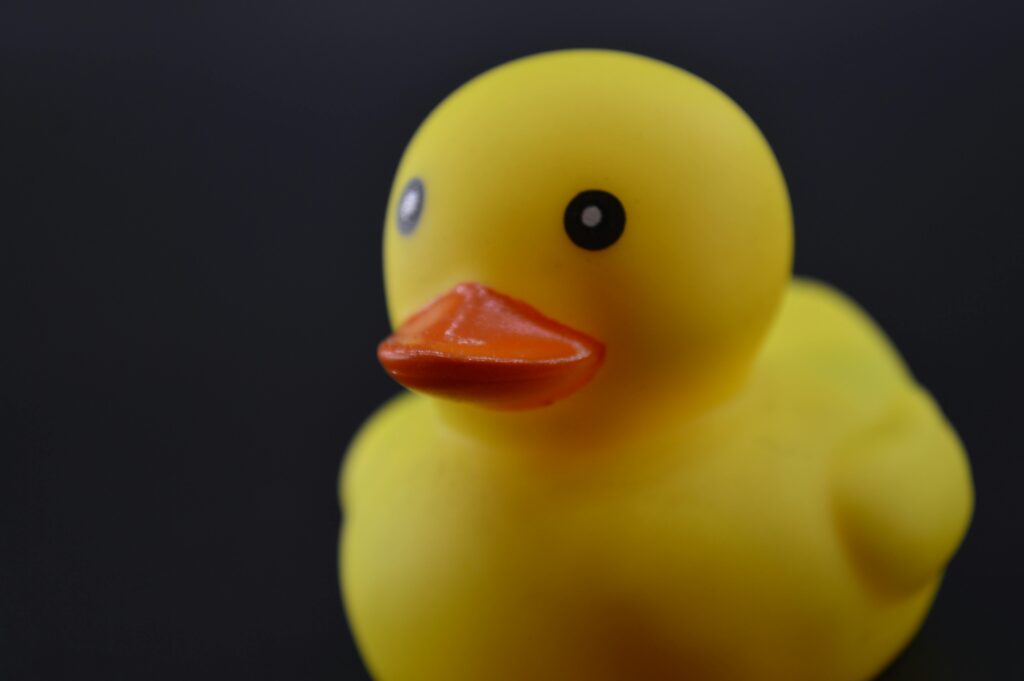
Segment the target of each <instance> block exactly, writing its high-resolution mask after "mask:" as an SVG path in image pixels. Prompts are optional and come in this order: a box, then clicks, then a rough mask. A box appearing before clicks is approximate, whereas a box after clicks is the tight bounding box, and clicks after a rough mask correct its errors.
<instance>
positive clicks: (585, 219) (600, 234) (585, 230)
mask: <svg viewBox="0 0 1024 681" xmlns="http://www.w3.org/2000/svg"><path fill="white" fill-rule="evenodd" d="M625 228H626V211H625V210H624V209H623V208H622V203H620V202H619V200H618V199H617V198H615V197H614V196H613V195H611V194H609V193H608V192H605V191H601V190H600V189H588V190H587V191H584V192H580V193H579V194H577V195H576V197H575V198H574V199H573V200H572V201H570V202H569V205H568V206H566V207H565V233H566V234H568V235H569V238H570V239H572V242H573V243H574V244H576V245H577V246H579V247H580V248H585V249H587V250H588V251H600V250H601V249H603V248H608V247H609V246H611V245H612V244H613V243H615V242H616V241H618V240H619V237H620V236H622V231H623V230H624V229H625Z"/></svg>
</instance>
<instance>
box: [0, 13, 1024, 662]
mask: <svg viewBox="0 0 1024 681" xmlns="http://www.w3.org/2000/svg"><path fill="white" fill-rule="evenodd" d="M1014 4H1015V3H1013V2H1006V3H1003V4H1002V5H1000V4H996V3H991V2H989V3H986V2H980V3H969V2H953V3H948V2H947V3H943V2H891V3H881V2H879V3H865V2H857V1H846V0H844V1H843V2H828V3H823V2H818V1H811V0H807V1H801V2H793V3H787V4H781V3H754V2H741V3H737V2H711V1H710V0H709V1H707V2H701V3H690V2H678V3H673V4H670V5H666V6H664V7H659V6H652V5H648V4H646V3H642V2H622V3H616V4H612V3H607V4H606V3H599V2H587V3H582V2H579V3H575V4H571V5H570V4H548V3H544V2H536V3H535V2H508V3H501V4H493V3H487V2H474V3H469V2H465V3H462V4H458V5H442V4H438V3H433V2H426V3H417V4H411V3H410V4H408V5H392V4H388V3H383V2H378V3H371V2H360V3H346V2H341V1H340V0H335V1H333V2H327V1H320V2H313V1H303V2H287V3H286V2H281V3H279V4H270V3H266V2H254V3H246V4H239V5H236V6H225V5H219V4H212V3H196V4H194V5H186V4H184V3H179V4H178V5H177V6H158V5H155V4H152V3H148V2H136V3H125V4H123V5H122V6H120V7H112V6H109V5H105V6H100V5H97V4H95V3H88V2H83V3H79V4H77V5H72V6H66V7H63V8H55V7H50V6H47V5H45V4H39V3H31V4H30V3H25V4H24V5H11V4H10V3H4V6H3V8H2V9H0V68H2V70H0V78H2V80H0V88H2V98H0V172H2V173H3V177H2V178H0V179H2V183H0V199H2V203H0V277H2V280H3V294H4V299H5V301H4V304H3V308H2V312H0V338H2V339H3V345H4V346H6V349H4V350H3V351H2V353H0V357H2V359H0V368H2V374H0V381H2V385H3V404H2V407H3V412H2V413H3V417H4V418H3V420H4V426H3V431H2V432H3V443H2V444H3V450H2V458H0V462H2V464H0V466H2V468H0V679H72V678H74V679H122V678H125V679H127V678H131V679H136V678H141V679H182V678H192V679H198V678H202V679H206V678H238V679H257V678H266V679H338V678H365V671H362V668H361V666H360V662H359V659H358V654H357V652H356V650H355V647H354V644H353V643H352V641H351V639H350V635H349V633H348V631H347V628H346V623H345V620H344V616H343V612H342V608H341V605H340V603H339V597H338V590H337V585H336V574H335V544H336V534H337V529H338V520H339V518H338V512H337V508H336V501H335V481H336V474H337V470H338V465H339V462H340V459H341V456H342V453H343V451H344V447H345V445H346V443H347V441H348V439H349V437H350V436H351V435H352V433H353V431H354V430H355V429H356V427H357V426H358V424H359V423H360V422H361V421H362V420H363V419H364V418H366V416H367V415H368V414H369V413H370V412H371V411H372V409H373V408H374V407H375V406H376V405H378V404H380V403H381V402H382V401H383V400H384V399H385V398H386V397H387V396H388V395H390V394H392V393H393V392H394V391H395V387H394V386H393V385H392V384H390V383H389V382H388V380H387V379H386V378H385V377H384V376H383V374H382V372H381V371H380V369H379V368H378V367H377V365H376V363H375V361H374V357H373V352H374V346H375V343H376V342H377V340H378V339H380V338H381V337H382V336H383V335H384V334H385V333H386V331H387V327H386V319H385V314H384V301H383V297H382V289H381V281H380V256H379V248H380V246H379V240H380V229H381V223H382V218H383V213H384V208H385V201H386V197H387V192H388V188H389V184H390V180H391V174H392V173H393V171H394V168H395V165H396V163H397V161H398V158H399V156H400V154H401V151H402V147H403V145H404V144H405V142H406V141H407V139H408V137H409V136H410V135H411V133H412V132H413V130H414V129H415V127H416V125H417V123H418V122H419V121H420V120H421V118H422V117H423V116H424V115H425V114H426V113H427V112H428V111H429V109H430V108H431V107H432V106H433V105H434V104H436V103H437V102H438V101H439V100H440V99H441V98H442V97H443V96H444V95H445V94H446V93H447V92H449V91H450V90H452V89H453V88H455V87H456V86H458V85H459V84H460V83H461V82H463V81H465V80H466V79H467V78H469V77H471V76H473V75H475V74H477V73H478V72H480V71H482V70H484V69H486V68H488V67H490V66H493V65H496V64H498V63H501V62H503V61H505V60H507V59H510V58H513V57H517V56H521V55H524V54H528V53H531V52H536V51H540V50H546V49H553V48H559V47H571V46H601V47H613V48H620V49H629V50H633V51H637V52H641V53H645V54H649V55H651V56H654V57H658V58H661V59H664V60H667V61H669V62H672V63H675V64H678V65H680V66H683V67H685V68H688V69H690V70H692V71H694V72H696V73H697V74H699V75H701V76H703V77H705V78H707V79H709V80H710V81H711V82H713V83H715V84H717V85H718V86H719V87H721V88H722V89H724V90H725V91H726V92H727V93H729V94H730V95H732V96H733V97H734V98H735V99H737V101H739V103H740V104H741V105H742V106H743V107H744V108H745V109H746V110H747V111H748V112H749V113H750V114H751V115H752V116H753V117H754V119H755V120H756V121H758V123H759V124H760V126H761V127H762V129H763V130H764V132H765V134H766V136H767V137H768V139H769V140H770V141H771V143H772V144H773V146H774V148H775V150H776V152H777V154H778V157H779V159H780V161H781V164H782V167H783V169H784V171H785V173H786V176H787V179H788V182H789V184H790V188H791V192H792V198H793V204H794V209H795V216H796V227H797V259H796V268H797V271H798V272H800V273H804V274H812V275H815V276H819V277H821V278H824V279H827V280H828V281H831V282H833V283H835V284H837V285H839V286H840V287H841V288H843V289H845V290H846V291H848V292H850V293H851V294H853V295H854V296H855V297H856V298H857V299H858V300H859V301H860V302H861V303H862V304H864V305H865V306H866V307H867V309H868V310H870V311H871V313H872V314H873V315H874V316H875V317H876V318H877V319H878V320H879V321H880V322H881V323H882V325H883V326H884V328H885V329H886V330H887V331H888V332H889V333H890V334H891V335H892V337H893V338H894V340H895V341H896V343H897V344H898V345H899V347H900V348H901V349H902V351H903V352H904V353H905V355H906V357H907V359H908V361H909V363H910V366H911V367H912V369H913V370H914V371H915V373H916V374H917V376H918V377H919V379H920V380H921V381H922V382H923V383H924V384H925V385H926V386H927V387H928V388H930V389H931V390H932V391H933V392H934V393H935V395H936V396H937V397H938V399H939V401H940V403H941V404H942V405H943V407H944V409H945V410H946V411H947V413H948V415H949V416H950V418H951V419H952V421H953V422H954V424H956V426H957V428H958V429H959V431H960V433H961V435H962V437H963V439H964V441H965V442H966V444H967V447H968V450H969V452H970V454H971V458H972V463H973V466H974V471H975V475H976V484H977V493H978V504H977V511H976V516H975V520H974V524H973V527H972V529H971V532H970V534H969V536H968V538H967V541H966V543H965V545H964V547H963V549H962V551H961V553H960V555H959V556H958V557H957V558H956V560H955V561H954V562H953V564H952V567H951V569H950V571H949V573H948V577H947V582H946V585H945V587H944V589H943V592H942V593H941V596H940V598H939V600H938V603H937V605H936V608H935V610H934V612H933V614H932V617H931V618H930V619H929V621H928V624H927V625H926V627H925V629H924V632H923V633H922V635H921V636H920V637H919V639H918V640H917V642H916V643H915V644H914V645H913V646H912V647H911V648H910V650H909V652H908V653H907V654H906V655H904V656H903V658H901V660H899V661H898V662H897V663H896V666H895V667H894V668H893V669H892V670H891V671H890V672H889V673H888V675H887V676H886V677H885V678H886V679H887V681H896V680H908V679H929V680H931V679H972V680H979V679H981V680H984V679H1019V678H1024V665H1021V663H1020V660H1019V655H1018V653H1017V652H1016V647H1017V646H1019V642H1020V633H1021V631H1020V629H1021V627H1020V624H1019V622H1020V609H1021V608H1022V607H1024V599H1022V598H1021V595H1022V589H1021V586H1020V583H1019V580H1020V579H1021V578H1022V577H1024V574H1022V572H1024V571H1022V569H1021V566H1020V562H1019V560H1018V559H1019V556H1020V554H1021V548H1022V532H1024V518H1022V512H1021V506H1020V504H1019V503H1018V499H1019V497H1020V496H1021V493H1020V489H1021V485H1022V484H1024V475H1022V474H1024V464H1022V462H1021V456H1022V455H1021V444H1020V442H1021V437H1020V431H1019V423H1020V420H1021V418H1020V406H1021V402H1022V400H1021V396H1020V395H1021V393H1020V385H1021V371H1020V368H1021V364H1020V362H1019V360H1018V356H1019V352H1020V350H1021V345H1022V344H1021V341H1022V340H1024V339H1022V335H1021V333H1020V332H1019V330H1018V328H1017V318H1018V317H1019V315H1020V312H1021V304H1020V296H1021V294H1022V292H1024V287H1022V274H1021V269H1020V263H1021V252H1022V251H1021V247H1022V245H1024V241H1022V237H1021V230H1022V224H1021V222H1022V221H1021V218H1020V205H1019V200H1018V199H1019V196H1020V194H1021V192H1020V189H1019V186H1020V182H1021V180H1022V177H1021V173H1020V172H1019V170H1018V169H1019V167H1020V156H1021V152H1022V150H1024V149H1022V144H1021V136H1020V132H1019V127H1020V121H1021V120H1022V114H1024V107H1022V97H1021V86H1022V76H1021V73H1022V66H1024V63H1022V62H1024V59H1022V57H1024V51H1022V47H1021V42H1022V39H1021V35H1022V33H1024V31H1022V24H1021V22H1020V21H1019V17H1018V16H1015V15H1016V12H1015V10H1014V9H1013V6H1014Z"/></svg>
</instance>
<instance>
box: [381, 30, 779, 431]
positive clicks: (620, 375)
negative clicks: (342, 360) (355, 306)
mask: <svg viewBox="0 0 1024 681" xmlns="http://www.w3.org/2000/svg"><path fill="white" fill-rule="evenodd" d="M791 259H792V220H791V213H790V206H789V199H788V194H787V191H786V187H785V183H784V180H783V177H782V173H781V171H780V169H779V166H778V164H777V162H776V160H775V157H774V155H773V154H772V151H771V149H770V148H769V146H768V144H767V142H766V141H765V139H764V137H763V136H762V134H761V133H760V131H759V130H758V128H757V127H756V126H755V124H754V123H753V122H752V121H751V119H750V118H749V117H748V116H747V115H746V114H745V113H744V112H743V111H742V110H741V109H740V108H739V107H738V106H737V105H736V104H735V103H734V102H733V101H732V100H731V99H729V98H728V97H727V96H726V95H724V94H723V93H722V92H721V91H719V90H718V89H716V88H715V87H713V86H712V85H710V84H708V83H707V82H705V81H703V80H701V79H700V78H698V77H696V76H694V75H692V74H690V73H688V72H686V71H683V70H681V69H678V68H676V67H673V66H670V65H668V64H665V63H662V62H659V61H656V60H653V59H649V58H646V57H641V56H637V55H632V54H627V53H621V52H613V51H606V50H568V51H561V52H551V53H544V54H540V55H535V56H531V57H527V58H523V59H520V60H516V61H513V62H510V63H508V64H505V65H503V66H500V67H498V68H495V69H493V70H491V71H489V72H487V73H485V74H483V75H481V76H479V77H477V78H476V79H474V80H472V81H470V82H469V83H467V84H465V85H464V86H462V87H461V88H459V89H458V90H456V91H455V92H454V93H453V94H451V95H450V96H449V97H448V98H447V99H445V100H444V101H443V102H442V103H441V104H440V105H439V106H438V107H437V108H436V109H435V110H434V111H433V112H432V113H431V114H430V115H429V116H428V118H427V119H426V120H425V121H424V122H423V124H422V125H421V126H420V128H419V130H418V131H417V132H416V134H415V135H414V137H413V138H412V140H411V142H410V143H409V145H408V147H407V149H406V151H405V153H404V155H403V157H402V160H401V162H400V165H399V168H398V171H397V174H396V177H395V181H394V185H393V188H392V191H391V196H390V200H389V204H388V210H387V216H386V223H385V229H384V268H385V284H386V295H387V301H388V311H389V315H390V318H391V322H392V325H393V328H394V333H393V335H391V336H390V337H389V338H387V339H386V340H385V341H384V342H382V343H381V345H380V346H379V349H378V356H379V358H380V361H381V362H382V364H383V365H384V367H385V369H386V370H387V371H388V372H389V373H390V374H391V375H392V376H393V377H394V378H395V379H396V380H398V381H399V382H400V383H403V384H404V385H406V386H408V387H409V388H411V389H413V390H416V391H421V392H424V393H427V394H430V395H434V396H437V397H438V398H440V399H441V400H443V401H444V404H445V405H446V407H445V408H446V409H451V410H454V411H455V412H458V413H460V414H461V415H462V418H463V419H470V420H472V419H486V418H491V417H488V416H486V415H485V414H484V412H486V411H488V410H490V411H492V412H494V413H498V414H502V416H494V417H493V418H495V419H499V420H502V419H504V421H503V422H504V423H506V424H512V425H514V424H516V423H517V420H516V418H515V415H522V414H523V413H524V412H543V416H537V417H535V418H538V419H544V420H548V421H554V422H557V423H560V424H562V425H561V427H563V428H566V427H577V426H579V425H580V424H581V423H590V424H594V423H600V422H602V421H603V420H605V419H610V418H613V416H614V414H615V413H617V412H621V411H623V410H630V409H648V410H650V409H652V408H654V406H653V405H666V406H671V408H672V409H673V411H674V412H675V413H677V414H678V413H679V411H680V410H684V411H687V410H688V411H691V412H692V411H693V410H694V409H696V408H697V407H699V406H700V405H706V404H708V403H709V402H712V401H714V400H715V399H716V398H718V397H720V396H721V395H723V394H726V393H728V392H729V391H730V390H731V389H732V388H734V387H735V386H736V385H737V384H738V382H740V381H742V379H743V377H744V376H745V375H746V373H747V371H748V369H749V366H750V364H751V362H752V359H753V357H754V356H755V355H756V352H757V349H758V347H759V345H760V343H761V340H762V339H763V337H764V335H765V332H766V330H767V329H768V327H769V325H770V322H771V320H772V318H773V314H774V312H775V310H776V308H777V306H778V303H779V301H780V298H781V296H782V292H783V290H784V288H785V285H786V282H787V281H788V279H789V276H790V267H791ZM457 404H461V405H462V406H455V405H457ZM466 405H468V406H466Z"/></svg>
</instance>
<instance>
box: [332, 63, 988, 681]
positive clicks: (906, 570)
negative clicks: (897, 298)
mask: <svg viewBox="0 0 1024 681" xmlns="http://www.w3.org/2000/svg"><path fill="white" fill-rule="evenodd" d="M792 241H793V230H792V213H791V210H790V205H789V196H788V192H787V190H786V185H785V181H784V179H783V176H782V172H781V169H780V168H779V165H778V162H777V160H776V159H775V156H774V154H773V153H772V151H771V148H770V147H769V145H768V143H767V141H766V140H765V138H764V136H763V135H762V134H761V132H760V131H759V130H758V128H757V127H756V125H754V123H753V121H752V120H751V119H750V118H749V117H748V116H747V115H746V114H745V113H744V112H743V111H742V109H740V108H739V106H737V105H736V104H735V103H734V102H733V101H732V100H731V99H729V98H728V97H727V96H726V95H724V94H723V93H722V92H721V91H719V90H717V89H716V88H714V87H713V86H711V85H710V84H708V83H707V82H705V81H703V80H701V79H699V78H697V77H696V76H693V75H692V74H689V73H687V72H685V71H682V70H681V69H677V68H675V67H673V66H670V65H668V64H664V63H662V62H657V61H655V60H652V59H647V58H644V57H639V56H636V55H629V54H624V53H618V52H610V51H606V50H569V51H564V52H553V53H548V54H542V55H536V56H532V57H527V58H524V59H521V60H517V61H514V62H511V63H509V64H506V65H503V66H500V67H498V68H496V69H494V70H492V71H490V72H488V73H486V74H484V75H482V76H480V77H478V78H476V79H474V80H472V81H470V82H469V83H467V84H466V85H464V86H463V87H461V88H459V89H458V90H456V91H455V93H453V94H452V95H451V96H449V97H448V98H447V99H446V100H445V101H444V102H442V103H441V104H440V105H439V106H438V107H437V108H436V109H435V110H434V111H433V112H432V113H431V114H430V115H429V116H428V117H427V119H426V120H425V121H424V123H423V124H422V125H421V127H420V128H419V130H418V131H417V132H416V134H415V135H414V136H413V139H412V140H411V141H410V143H409V146H408V147H407V149H406V151H405V153H404V154H403V157H402V160H401V162H400V163H399V167H398V170H397V172H396V176H395V182H394V186H393V189H392V194H391V197H390V200H389V205H388V211H387V216H386V219H385V231H384V275H385V277H384V278H385V289H386V293H387V302H388V311H389V316H390V318H391V322H392V326H393V329H394V331H393V333H392V334H391V335H390V336H389V337H388V338H387V339H385V340H384V341H383V342H382V343H381V344H380V346H379V347H378V352H377V356H378V359H379V360H380V362H381V364H382V365H383V367H384V368H385V370H386V371H387V372H388V373H389V374H390V375H391V376H392V377H393V378H395V379H396V380H397V381H398V382H400V383H402V384H403V385H405V386H406V387H408V388H410V389H411V390H413V391H414V393H412V394H408V393H407V394H403V395H401V396H400V397H398V398H396V399H394V400H392V401H391V402H390V403H389V404H387V405H385V406H384V407H383V408H382V409H381V410H380V411H379V412H378V413H377V414H375V415H374V416H373V417H372V418H371V419H370V420H369V421H368V422H367V424H366V425H365V426H364V427H363V428H362V430H361V431H360V432H359V434H358V435H357V437H356V438H355V440H354V442H353V443H352V445H351V447H350V450H349V453H348V456H347V460H346V464H345V466H344V468H343V474H342V478H341V484H340V487H341V489H340V495H341V501H342V508H343V518H344V526H343V530H342V536H341V542H340V556H339V562H340V572H341V574H340V578H341V586H342V592H343V596H344V601H345V605H346V608H347V612H348V615H349V619H350V621H351V624H352V629H353V631H354V633H355V638H356V641H357V643H358V645H359V647H360V649H361V651H362V652H363V654H364V656H365V658H366V661H367V664H368V666H369V668H370V670H371V672H372V673H373V675H374V676H375V678H377V679H380V680H381V681H481V680H487V681H504V680H510V681H511V680H515V681H522V680H525V679H530V680H531V681H546V680H560V681H561V680H566V679H581V680H584V681H618V680H626V679H629V680H633V679H642V680H644V681H649V680H655V681H660V680H669V679H685V681H783V680H784V681H866V680H867V679H869V678H871V677H872V676H873V675H874V674H876V673H877V672H878V671H879V670H881V669H882V668H883V667H884V666H885V664H886V663H887V662H888V661H889V660H891V659H892V658H893V657H894V656H895V655H896V654H897V653H898V652H899V651H900V650H901V649H902V647H903V646H904V645H905V644H906V642H907V641H908V640H909V639H910V638H911V637H912V636H913V634H914V632H915V631H916V630H917V628H918V627H919V625H920V623H921V621H922V619H923V618H924V616H925V614H926V611H927V610H928V608H929V606H930V604H931V602H932V600H933V598H934V597H935V594H936V592H937V589H938V587H939V583H940V580H941V579H942V575H943V572H944V569H945V566H946V564H947V562H948V561H949V560H950V558H951V556H952V555H953V553H954V551H955V550H956V547H957V546H958V545H959V543H960V540H961V538H962V536H963V534H964V532H965V530H966V527H967V524H968V522H969V518H970V514H971V507H972V503H973V500H972V488H971V480H970V472H969V469H968V465H967V460H966V457H965V455H964V452H963V448H962V447H961V445H960V443H959V441H958V439H957V436H956V434H955V433H954V431H953V429H952V428H951V426H950V425H949V424H948V423H947V422H946V420H945V418H944V417H943V415H942V413H941V411H940V410H939V409H938V407H937V406H936V405H935V403H934V402H933V401H932V399H931V398H930V397H929V396H928V394H927V393H926V392H925V391H924V390H923V389H922V388H921V387H920V386H918V385H917V384H916V382H915V381H914V379H913V378H912V376H911V375H910V373H909V372H908V370H907V369H906V367H905V366H904V364H903V362H902V360H901V359H900V357H899V355H898V354H897V352H896V351H895V349H894V348H893V347H892V346H891V345H890V344H889V342H888V341H887V340H886V338H885V336H884V335H883V334H882V332H881V331H880V330H879V329H878V328H877V327H876V326H875V325H874V323H873V322H872V321H871V320H870V318H869V317H868V316H867V315H866V314H865V313H863V312H862V311H860V310H859V308H857V307H856V305H855V304H853V303H852V302H851V301H849V300H848V299H846V298H845V297H843V296H842V295H841V294H839V293H838V292H836V291H834V290H833V289H830V288H829V287H827V286H826V285H823V284H818V283H813V282H809V281H803V280H799V279H797V280H795V279H793V277H792V269H791V265H792Z"/></svg>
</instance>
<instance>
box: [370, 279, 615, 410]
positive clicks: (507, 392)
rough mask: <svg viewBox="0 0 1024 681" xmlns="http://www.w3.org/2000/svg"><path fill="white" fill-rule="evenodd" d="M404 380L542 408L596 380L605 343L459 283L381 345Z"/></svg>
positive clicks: (385, 360)
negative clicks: (595, 376) (595, 375)
mask: <svg viewBox="0 0 1024 681" xmlns="http://www.w3.org/2000/svg"><path fill="white" fill-rule="evenodd" d="M377 358H378V359H379V360H380V363H381V364H382V365H384V369H385V370H387V372H388V373H389V374H390V375H391V377H392V378H394V379H395V380H396V381H398V382H399V383H401V384H402V385H404V386H406V387H408V388H411V389H413V390H418V391H421V392H425V393H429V394H432V395H437V396H439V397H446V398H449V399H455V400H467V401H472V402H477V403H479V404H482V405H485V406H488V407H492V408H495V409H531V408H534V407H542V406H545V405H548V404H551V403H553V402H556V401H558V400H560V399H563V398H565V397H568V396H569V395H572V394H573V393H574V392H576V391H577V390H579V389H580V388H582V387H583V386H584V385H586V384H587V382H588V381H590V379H591V378H593V377H594V374H595V373H597V370H598V368H600V366H601V362H602V361H603V360H604V344H602V343H601V342H600V341H597V340H595V339H593V338H591V337H590V336H588V335H586V334H584V333H581V332H579V331H576V330H575V329H572V328H570V327H568V326H565V325H564V324H560V323H559V322H556V321H555V320H553V319H549V318H547V317H545V316H544V315H542V314H541V313H540V312H538V311H537V310H535V309H534V308H532V307H530V306H529V305H527V304H526V303H524V302H522V301H519V300H516V299H514V298H510V297H509V296H506V295H503V294H501V293H498V292H497V291H494V290H492V289H490V288H487V287H486V286H484V285H482V284H477V283H465V284H459V285H458V286H456V287H455V288H453V289H452V290H451V291H449V292H447V293H445V294H444V295H443V296H441V297H440V298H438V299H437V300H435V301H434V302H432V303H430V304H429V305H427V306H426V307H425V308H423V309H422V310H420V311H419V312H417V313H416V314H414V315H413V316H411V317H410V318H409V319H408V320H406V321H405V323H404V324H402V325H401V326H400V327H399V328H398V329H397V330H396V331H395V332H394V333H393V334H391V336H389V337H388V338H386V339H384V341H382V342H381V344H380V345H379V346H378V347H377Z"/></svg>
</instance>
